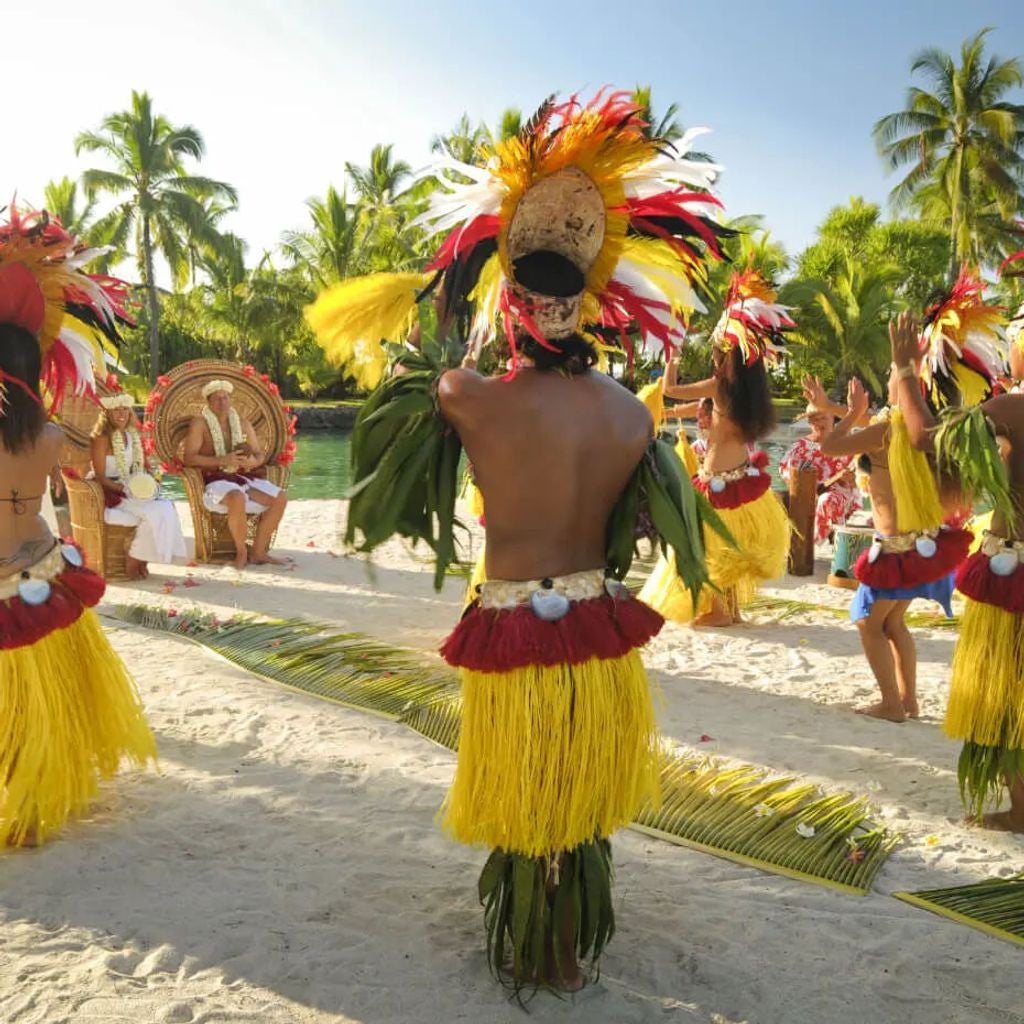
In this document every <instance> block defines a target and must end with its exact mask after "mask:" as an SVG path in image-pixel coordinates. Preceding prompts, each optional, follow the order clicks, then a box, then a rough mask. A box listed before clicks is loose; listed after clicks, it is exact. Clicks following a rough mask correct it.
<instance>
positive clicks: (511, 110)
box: [487, 107, 523, 149]
mask: <svg viewBox="0 0 1024 1024" xmlns="http://www.w3.org/2000/svg"><path fill="white" fill-rule="evenodd" d="M522 130H523V112H522V111H521V110H520V109H519V108H518V107H506V108H505V109H504V110H503V111H502V112H501V116H500V117H499V118H498V128H497V131H492V130H491V129H490V128H488V129H487V137H488V144H489V145H490V148H491V149H494V147H495V146H496V145H497V144H498V143H499V142H507V141H508V140H509V139H512V138H515V136H517V135H518V134H519V133H520V132H521V131H522Z"/></svg>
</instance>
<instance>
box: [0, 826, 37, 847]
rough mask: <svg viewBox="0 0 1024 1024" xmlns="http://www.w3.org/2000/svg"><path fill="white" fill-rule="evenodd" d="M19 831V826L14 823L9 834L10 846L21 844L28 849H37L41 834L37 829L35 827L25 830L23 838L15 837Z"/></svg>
mask: <svg viewBox="0 0 1024 1024" xmlns="http://www.w3.org/2000/svg"><path fill="white" fill-rule="evenodd" d="M17 831H18V826H17V825H14V826H13V827H12V828H11V831H10V832H9V833H8V834H7V845H8V846H21V847H25V848H26V849H35V847H37V846H38V845H39V835H38V833H37V832H36V830H35V827H32V828H29V829H26V830H25V833H24V834H23V835H22V837H21V839H15V834H16V832H17Z"/></svg>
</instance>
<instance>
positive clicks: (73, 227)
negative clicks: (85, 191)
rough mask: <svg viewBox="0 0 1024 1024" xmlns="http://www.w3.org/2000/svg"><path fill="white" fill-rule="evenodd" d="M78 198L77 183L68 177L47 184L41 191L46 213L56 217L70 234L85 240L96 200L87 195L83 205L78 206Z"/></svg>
mask: <svg viewBox="0 0 1024 1024" xmlns="http://www.w3.org/2000/svg"><path fill="white" fill-rule="evenodd" d="M79 198H80V193H79V191H78V182H75V181H72V180H71V179H70V178H68V177H64V178H61V180H60V181H51V182H48V183H47V185H46V187H45V188H44V189H43V199H44V205H45V207H46V210H47V212H48V213H49V214H50V215H51V216H53V217H56V218H57V219H58V220H59V221H60V222H61V224H63V225H64V227H65V228H66V229H67V230H68V231H70V232H71V234H73V235H75V236H76V237H78V238H86V237H88V235H89V230H90V227H89V226H90V223H91V221H92V214H93V210H94V209H95V208H96V200H95V199H93V198H92V197H91V196H88V195H87V196H86V197H85V205H84V206H79V202H78V200H79Z"/></svg>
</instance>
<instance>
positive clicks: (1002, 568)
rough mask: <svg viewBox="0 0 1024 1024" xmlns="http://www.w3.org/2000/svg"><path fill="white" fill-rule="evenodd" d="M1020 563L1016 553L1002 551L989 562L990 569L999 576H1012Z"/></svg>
mask: <svg viewBox="0 0 1024 1024" xmlns="http://www.w3.org/2000/svg"><path fill="white" fill-rule="evenodd" d="M1018 565H1020V562H1019V561H1018V559H1017V553H1016V552H1015V551H1000V552H999V554H998V555H993V556H992V557H991V558H990V559H989V560H988V567H989V569H990V570H991V571H992V572H994V573H995V574H996V575H997V576H1012V575H1013V574H1014V573H1015V572H1016V571H1017V566H1018Z"/></svg>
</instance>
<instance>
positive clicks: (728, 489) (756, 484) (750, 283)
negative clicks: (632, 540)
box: [640, 272, 793, 626]
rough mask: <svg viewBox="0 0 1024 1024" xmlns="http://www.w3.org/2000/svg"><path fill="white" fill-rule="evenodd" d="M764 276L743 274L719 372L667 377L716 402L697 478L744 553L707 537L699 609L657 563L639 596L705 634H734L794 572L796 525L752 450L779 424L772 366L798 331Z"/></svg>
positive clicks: (673, 387) (720, 349)
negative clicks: (706, 579) (789, 561)
mask: <svg viewBox="0 0 1024 1024" xmlns="http://www.w3.org/2000/svg"><path fill="white" fill-rule="evenodd" d="M773 299H774V295H773V294H772V292H771V290H770V288H769V287H768V286H767V284H766V283H765V282H764V281H763V280H762V279H761V278H760V276H759V275H757V274H753V273H750V272H748V273H746V274H742V275H737V276H736V277H735V278H734V280H733V283H732V287H731V289H730V296H729V301H728V302H727V305H726V311H725V313H723V315H722V319H721V321H720V322H719V324H718V326H717V327H716V328H715V332H714V336H713V349H712V360H713V365H714V373H713V375H712V376H711V377H709V378H708V379H707V380H703V381H698V382H696V383H693V384H677V383H676V375H677V367H676V365H675V364H674V363H673V364H671V365H670V366H669V368H668V372H667V373H666V374H665V388H664V390H665V396H666V397H668V398H677V399H682V400H684V401H687V400H695V399H704V398H710V399H711V400H712V402H713V410H712V415H711V426H710V428H709V430H708V446H707V454H706V455H705V457H704V461H703V463H702V464H701V465H700V469H699V471H698V472H697V474H696V475H695V476H694V486H696V487H697V488H698V489H699V490H700V491H702V492H703V493H704V494H705V495H706V496H707V498H708V500H709V501H710V502H711V504H712V505H713V506H714V508H715V510H716V511H717V512H718V514H719V516H720V517H721V518H722V520H723V522H724V523H725V525H726V526H727V527H728V529H729V531H730V532H731V534H732V536H733V538H734V539H735V540H736V546H732V545H730V544H727V543H726V542H725V541H724V540H722V538H721V537H720V536H719V535H718V534H717V533H715V532H714V531H712V530H705V531H704V545H705V552H706V558H707V567H708V574H709V575H710V577H711V581H712V583H713V584H714V587H715V588H717V589H712V588H710V587H705V588H704V589H703V590H702V591H701V593H700V596H699V599H698V601H697V606H696V607H694V603H693V601H692V600H691V598H690V594H689V591H687V590H686V589H685V588H684V587H683V585H682V584H681V583H680V581H679V577H678V575H677V573H676V571H675V567H674V566H673V565H672V564H671V562H670V560H669V559H667V558H665V557H664V556H663V557H662V558H660V559H659V561H658V564H657V565H656V566H655V568H654V571H653V572H652V573H651V577H650V579H648V581H647V583H646V585H645V586H644V588H643V590H642V591H641V594H640V597H641V599H642V600H643V601H645V602H646V603H647V604H649V605H651V606H652V607H654V608H656V609H657V610H658V611H659V612H661V614H662V615H664V616H665V617H666V618H668V619H672V620H673V621H676V622H691V621H692V622H693V624H694V625H697V626H730V625H732V624H733V623H735V622H739V621H740V607H741V606H742V605H743V604H745V603H747V602H748V601H750V600H751V599H752V598H753V597H754V595H755V593H756V589H757V586H758V584H759V583H761V582H763V581H765V580H770V579H776V578H777V577H779V576H781V575H782V574H783V573H784V572H785V571H786V558H787V556H788V553H789V531H790V526H789V517H788V516H787V515H786V511H785V509H784V508H783V507H782V502H781V501H779V499H778V497H777V496H776V495H775V494H774V493H773V492H772V490H771V474H770V473H769V472H768V471H767V469H766V463H767V456H766V455H765V453H764V452H755V453H754V454H753V455H751V453H750V446H751V445H752V444H754V443H755V442H756V441H758V440H759V439H760V438H762V437H765V436H766V435H767V434H768V433H769V432H770V431H771V429H772V428H773V427H774V425H775V412H774V408H773V406H772V399H771V393H770V391H769V389H768V374H767V371H766V369H765V360H766V359H767V358H775V356H776V354H777V353H778V352H779V350H780V347H781V344H782V342H783V337H782V334H781V332H782V330H785V329H789V328H791V327H792V326H793V323H792V321H791V320H789V319H788V317H786V316H785V314H784V311H783V310H782V307H779V306H776V305H774V302H773Z"/></svg>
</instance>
